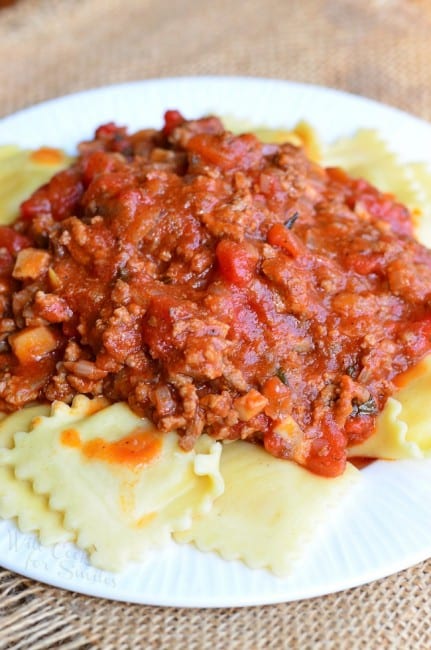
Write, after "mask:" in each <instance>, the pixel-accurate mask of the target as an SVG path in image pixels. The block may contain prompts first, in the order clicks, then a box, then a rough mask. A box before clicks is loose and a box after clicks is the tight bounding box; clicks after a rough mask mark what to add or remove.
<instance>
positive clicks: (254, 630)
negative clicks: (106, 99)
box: [0, 0, 431, 650]
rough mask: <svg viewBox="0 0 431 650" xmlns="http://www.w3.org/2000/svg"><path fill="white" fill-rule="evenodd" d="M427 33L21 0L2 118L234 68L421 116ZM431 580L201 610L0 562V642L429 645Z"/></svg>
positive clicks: (412, 1)
mask: <svg viewBox="0 0 431 650" xmlns="http://www.w3.org/2000/svg"><path fill="white" fill-rule="evenodd" d="M430 34H431V3H430V2H429V0H344V1H343V0H244V1H243V2H240V1H238V2H237V3H234V2H232V1H231V0H220V1H218V0H213V1H212V2H209V1H208V2H205V0H204V1H199V0H171V1H169V0H123V1H121V0H21V1H20V2H17V3H16V4H15V5H13V6H10V7H6V8H3V9H1V11H0V61H1V65H0V115H6V114H8V113H10V112H13V111H15V110H17V109H19V108H22V107H24V106H27V105H30V104H33V103H35V102H38V101H42V100H45V99H47V98H50V97H54V96H57V95H62V94H65V93H70V92H73V91H76V90H81V89H85V88H90V87H93V86H100V85H105V84H109V83H114V82H119V81H126V80H132V79H144V78H148V77H160V76H174V75H194V74H240V75H254V76H266V77H279V78H282V79H293V80H299V81H306V82H312V83H318V84H322V85H328V86H333V87H337V88H342V89H344V90H348V91H351V92H355V93H359V94H363V95H366V96H368V97H373V98H375V99H377V100H380V101H384V102H386V103H389V104H392V105H394V106H398V107H400V108H402V109H405V110H408V111H410V112H411V113H414V114H416V115H418V116H421V117H423V118H425V119H428V120H431V65H430V64H429V60H430V58H431V38H430ZM430 534H431V522H430ZM0 563H1V558H0ZM430 586H431V561H428V562H424V563H423V564H421V565H420V566H416V567H413V568H411V569H409V570H407V571H404V572H402V573H400V574H398V575H395V576H393V577H390V578H387V579H385V580H380V581H378V582H375V583H373V584H371V585H368V586H365V587H360V588H356V589H352V590H350V591H347V592H344V593H340V594H336V595H332V596H326V597H323V598H317V599H313V600H308V601H302V602H297V603H289V604H283V605H273V606H267V607H259V608H256V607H255V608H248V609H240V608H237V609H235V608H230V609H222V610H202V611H201V610H186V609H176V608H157V607H148V606H138V605H127V604H122V603H112V602H108V601H104V600H99V599H93V598H88V597H85V596H81V595H76V594H70V593H68V592H63V591H61V590H58V589H54V588H50V587H46V586H44V585H41V584H38V583H36V582H33V581H31V580H28V579H26V578H22V577H19V576H16V575H14V574H12V573H10V572H9V571H6V570H2V569H0V648H1V649H3V648H14V649H17V650H18V649H22V650H24V649H25V650H27V649H31V650H40V649H42V648H57V647H61V648H67V649H71V650H72V649H78V648H79V649H84V648H85V649H93V648H100V649H103V650H104V649H108V648H112V649H114V650H117V649H119V650H125V649H128V648H143V649H148V650H155V649H170V650H174V649H175V650H206V649H207V648H211V649H212V650H216V649H225V648H226V649H234V650H252V649H253V650H260V649H262V650H263V649H265V650H266V649H267V648H268V649H274V650H278V649H287V648H289V649H290V648H292V649H295V648H298V649H299V648H300V649H301V650H302V649H308V648H313V649H314V648H322V649H330V648H334V649H338V648H341V649H343V648H346V649H347V648H358V649H359V648H364V649H369V648H379V649H380V648H403V649H404V648H412V649H413V648H414V649H415V650H418V649H422V648H428V649H429V648H431V630H430V620H431V607H430V602H431V600H430V598H429V594H428V590H429V588H430Z"/></svg>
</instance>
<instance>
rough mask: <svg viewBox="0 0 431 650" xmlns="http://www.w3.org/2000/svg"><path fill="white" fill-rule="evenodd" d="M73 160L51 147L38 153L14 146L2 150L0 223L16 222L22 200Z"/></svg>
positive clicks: (0, 148) (37, 150)
mask: <svg viewBox="0 0 431 650" xmlns="http://www.w3.org/2000/svg"><path fill="white" fill-rule="evenodd" d="M71 161H72V159H71V158H70V156H67V155H66V154H65V153H64V152H63V151H61V150H60V149H53V148H52V147H41V148H40V149H36V150H35V151H31V150H29V149H21V148H20V147H17V146H15V145H5V146H3V147H0V224H7V223H10V222H11V221H12V220H13V219H15V217H16V215H17V214H18V211H19V206H20V204H21V203H22V201H24V199H26V198H27V197H28V196H29V195H30V194H31V192H33V191H34V190H36V189H37V188H38V187H39V186H40V185H42V183H46V181H48V180H49V178H50V177H51V176H52V175H53V174H55V173H56V172H57V171H60V169H63V168H64V167H66V166H67V165H68V164H70V163H71Z"/></svg>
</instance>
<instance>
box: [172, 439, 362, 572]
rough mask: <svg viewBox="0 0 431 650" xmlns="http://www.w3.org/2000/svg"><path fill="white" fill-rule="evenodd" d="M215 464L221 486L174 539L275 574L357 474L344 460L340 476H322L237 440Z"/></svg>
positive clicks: (287, 566)
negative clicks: (208, 504)
mask: <svg viewBox="0 0 431 650" xmlns="http://www.w3.org/2000/svg"><path fill="white" fill-rule="evenodd" d="M220 468H221V473H222V475H223V478H224V481H225V491H224V492H223V494H222V495H221V496H220V497H219V498H218V499H217V500H216V501H215V502H214V505H213V507H212V509H211V511H210V512H209V513H208V514H207V515H205V516H200V517H196V518H195V519H194V521H193V525H192V527H191V528H190V529H189V530H186V531H184V532H181V533H176V534H175V539H176V540H178V541H180V542H194V543H195V544H196V546H197V547H198V548H199V549H201V550H203V551H217V552H219V553H220V554H221V555H222V557H224V558H225V559H227V560H233V559H240V560H243V561H244V562H245V563H246V564H247V565H248V566H250V567H251V568H267V569H270V570H271V571H273V572H274V573H275V574H277V575H286V574H287V573H289V572H290V571H291V570H292V568H293V567H294V566H295V565H296V563H297V561H298V559H299V557H301V556H303V555H304V552H305V550H306V546H307V544H309V543H310V542H311V540H312V539H313V537H314V536H315V535H316V531H317V530H318V527H319V525H321V524H323V523H324V522H325V521H327V520H328V516H329V515H330V510H331V509H333V508H335V507H336V506H338V505H339V502H340V499H341V498H343V497H345V496H346V494H347V493H349V492H350V489H351V487H352V486H353V484H354V483H355V481H356V480H357V478H358V476H359V471H358V470H356V469H355V468H354V467H353V466H352V465H350V464H348V465H347V468H346V471H345V472H344V474H343V475H342V476H339V477H338V478H335V479H327V478H323V477H322V476H317V475H315V474H311V473H310V472H308V471H307V470H305V469H304V468H302V467H299V466H298V465H296V464H294V463H292V462H289V461H285V460H280V459H277V458H274V457H273V456H270V455H269V454H267V453H266V452H265V451H264V450H263V449H262V448H260V447H256V446H254V445H251V444H250V443H247V442H239V441H238V442H234V443H231V444H227V445H225V446H224V448H223V453H222V459H221V467H220Z"/></svg>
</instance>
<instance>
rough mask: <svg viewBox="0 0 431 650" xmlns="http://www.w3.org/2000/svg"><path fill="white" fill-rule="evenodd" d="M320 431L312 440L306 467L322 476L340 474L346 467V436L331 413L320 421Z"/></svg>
mask: <svg viewBox="0 0 431 650" xmlns="http://www.w3.org/2000/svg"><path fill="white" fill-rule="evenodd" d="M318 431H319V435H317V436H316V438H314V439H313V440H312V442H311V447H310V452H309V454H308V457H307V459H306V467H307V469H309V470H310V471H312V472H314V473H315V474H320V476H327V477H329V478H331V477H335V476H339V475H340V474H342V473H343V472H344V469H345V467H346V438H345V436H344V434H343V432H342V430H341V429H340V428H339V427H338V426H337V425H336V424H335V422H334V421H333V420H332V418H331V416H330V415H326V416H325V417H324V418H323V420H321V421H320V422H319V425H318Z"/></svg>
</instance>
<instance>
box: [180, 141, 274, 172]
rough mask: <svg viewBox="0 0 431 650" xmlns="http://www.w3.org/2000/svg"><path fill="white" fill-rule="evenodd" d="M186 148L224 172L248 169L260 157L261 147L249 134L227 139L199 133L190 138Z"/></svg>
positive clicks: (255, 163)
mask: <svg viewBox="0 0 431 650" xmlns="http://www.w3.org/2000/svg"><path fill="white" fill-rule="evenodd" d="M187 147H188V149H189V150H190V151H191V152H193V153H196V154H198V155H199V156H201V158H203V160H204V161H205V162H206V163H209V164H212V165H216V166H217V167H220V168H221V169H223V170H226V171H228V170H234V169H250V168H251V167H253V166H254V165H257V163H258V161H259V159H260V157H261V145H260V144H259V142H258V140H257V139H256V138H255V137H254V136H253V135H251V134H245V135H241V136H239V137H237V138H235V137H233V136H232V138H230V139H229V138H227V137H226V138H223V137H221V136H220V135H218V134H212V133H199V134H198V135H195V136H193V137H192V138H190V140H189V142H188V144H187Z"/></svg>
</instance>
